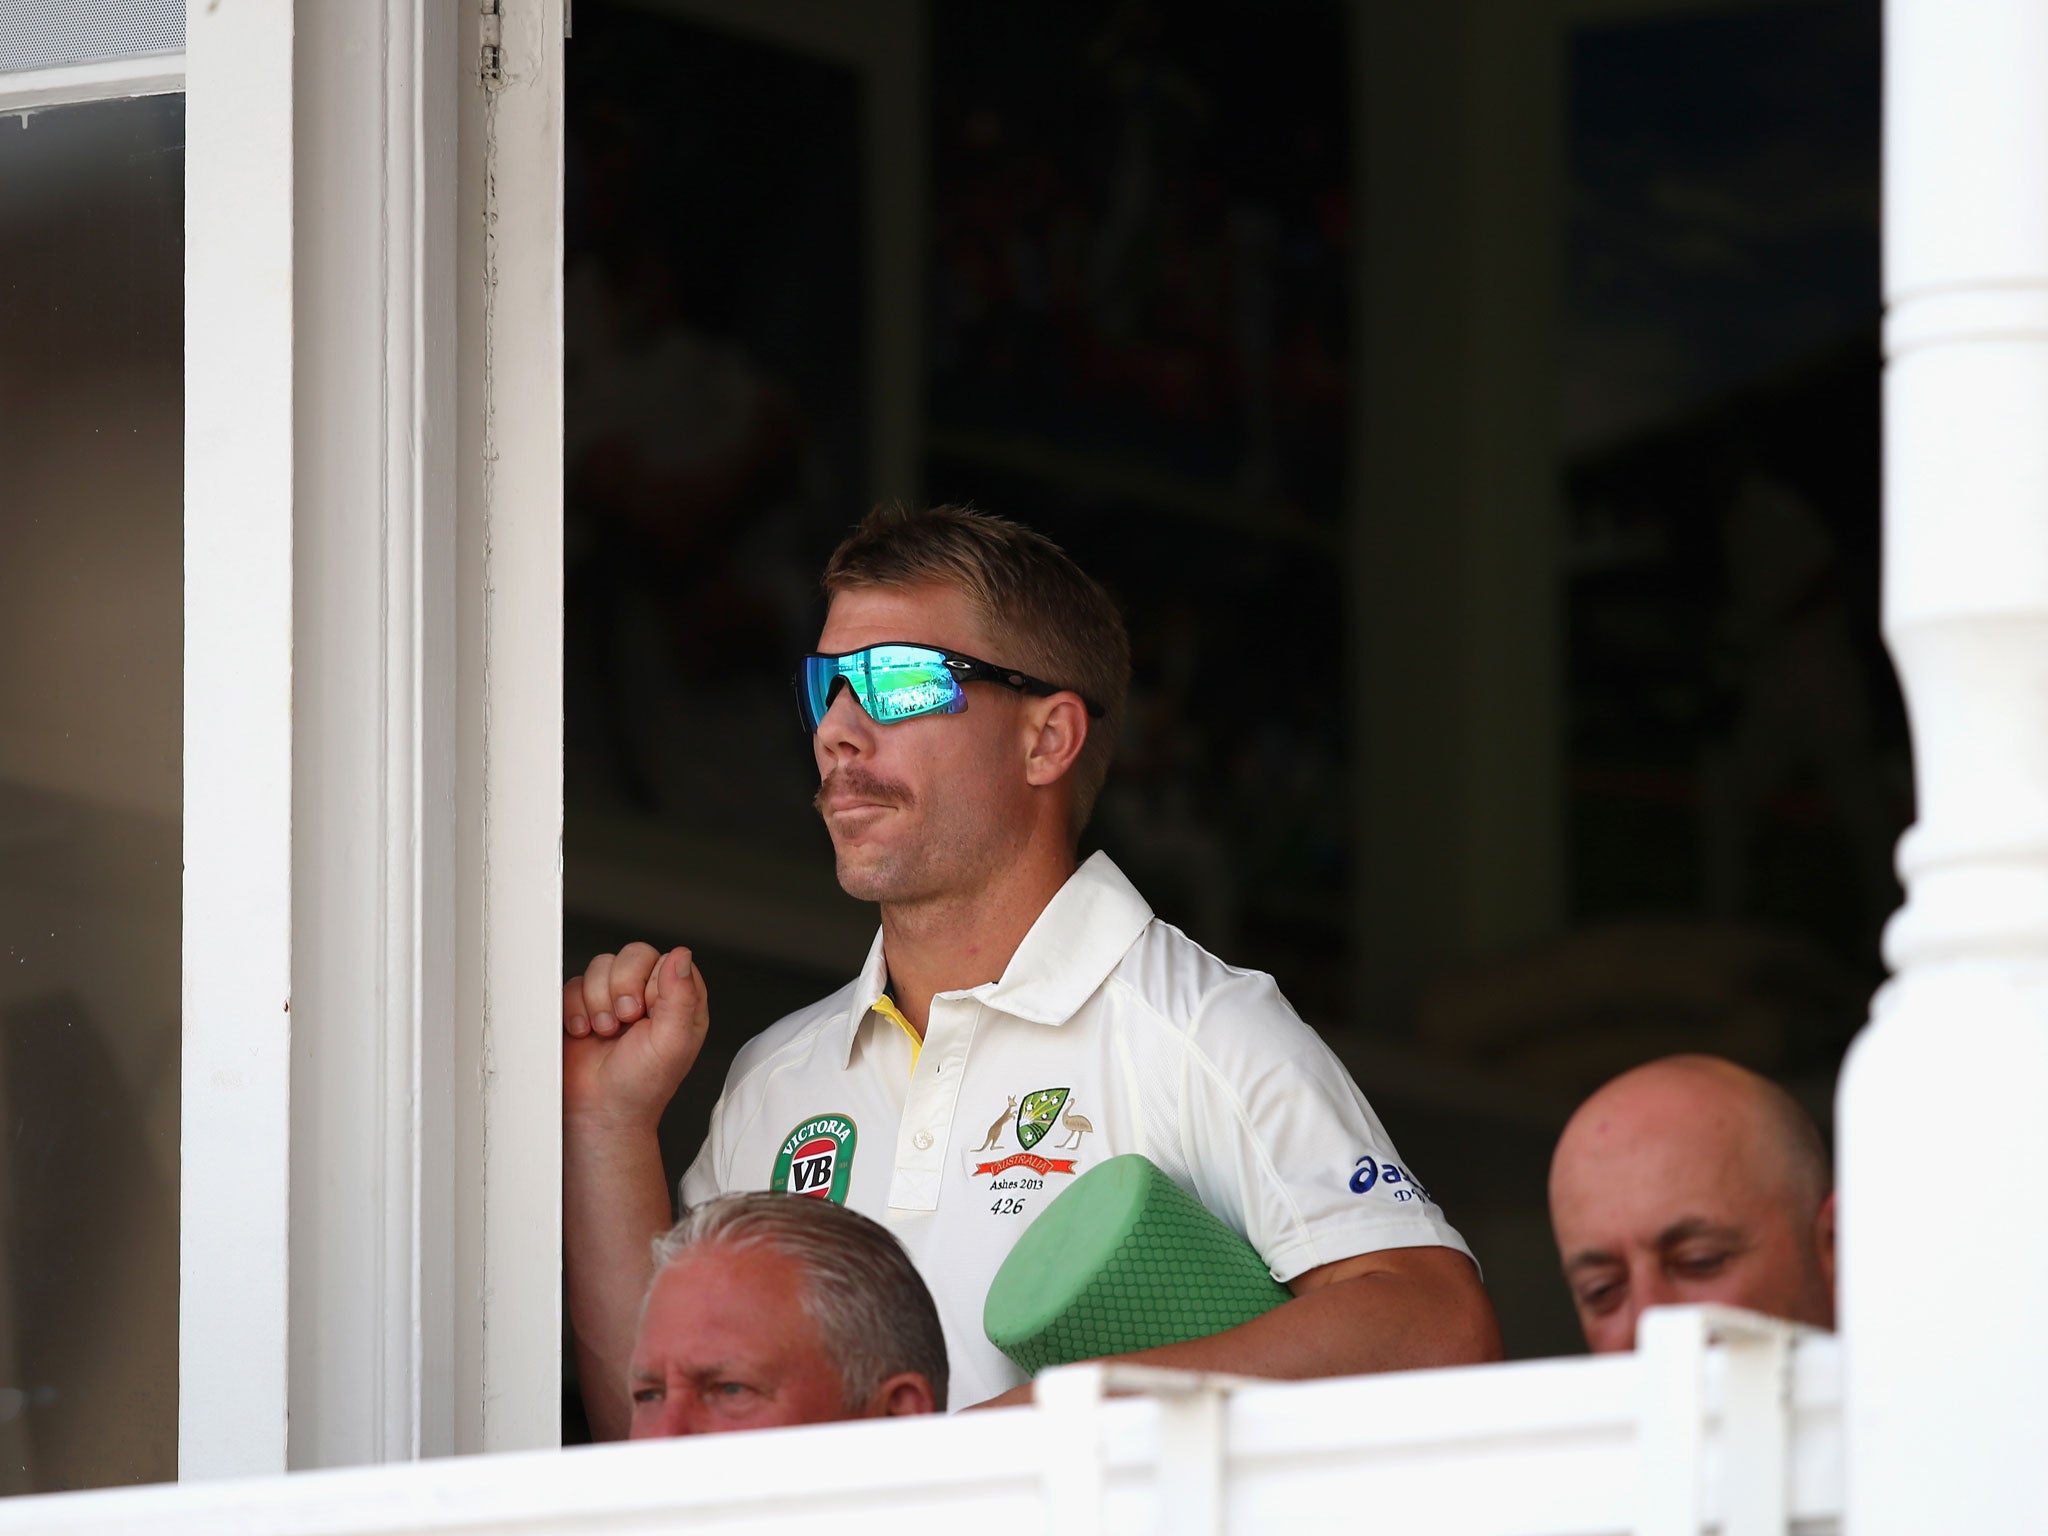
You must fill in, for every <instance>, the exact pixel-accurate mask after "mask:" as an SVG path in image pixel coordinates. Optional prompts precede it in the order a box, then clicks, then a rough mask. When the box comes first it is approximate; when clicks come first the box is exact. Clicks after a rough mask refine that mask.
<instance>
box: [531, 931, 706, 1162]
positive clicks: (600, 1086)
mask: <svg viewBox="0 0 2048 1536" xmlns="http://www.w3.org/2000/svg"><path fill="white" fill-rule="evenodd" d="M710 1027H711V1007H710V1000H709V996H708V994H707V993H706V992H705V989H704V976H703V973H702V972H700V971H699V970H698V969H697V967H696V966H695V964H693V963H692V961H691V959H690V952H689V950H687V949H672V950H670V951H669V952H668V953H667V954H665V955H664V954H659V953H657V952H656V950H655V948H654V946H653V945H651V944H628V945H627V946H626V947H625V948H624V949H622V950H620V951H619V953H617V954H616V955H599V956H598V957H597V958H596V959H595V960H592V961H591V962H590V968H589V969H588V970H586V971H585V972H584V973H583V974H582V975H581V976H575V977H572V978H570V980H569V981H568V982H567V983H566V984H565V985H564V986H563V988H562V1113H563V1116H564V1118H565V1119H569V1120H578V1121H583V1122H586V1123H589V1124H592V1125H598V1124H602V1125H607V1126H610V1127H613V1128H617V1129H621V1130H633V1129H643V1130H645V1129H652V1128H653V1127H654V1126H655V1125H656V1124H657V1123H659V1121H660V1120H661V1112H662V1111H663V1110H664V1109H666V1108H667V1107H668V1101H669V1100H670V1099H671V1098H673V1097H675V1091H676V1089H677V1087H678V1086H679V1085H680V1084H681V1083H682V1081H683V1079H684V1078H685V1077H687V1076H689V1074H690V1068H691V1067H692V1066H693V1065H695V1063H696V1060H697V1052H698V1051H699V1050H701V1049H702V1048H703V1045H704V1036H705V1033H706V1031H708V1030H709V1029H710Z"/></svg>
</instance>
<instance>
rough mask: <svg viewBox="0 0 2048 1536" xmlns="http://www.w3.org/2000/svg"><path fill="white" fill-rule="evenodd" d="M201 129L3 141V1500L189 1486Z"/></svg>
mask: <svg viewBox="0 0 2048 1536" xmlns="http://www.w3.org/2000/svg"><path fill="white" fill-rule="evenodd" d="M184 134H185V113H184V102H183V99H182V98H179V97H160V98H150V99H143V100H137V101H120V102H100V103H94V104H91V105H85V106H71V107H61V108H55V109H52V110H49V111H44V112H37V113H32V114H29V115H27V116H25V117H21V118H18V119H17V118H12V117H10V118H6V119H0V187H5V188H6V195H5V196H4V197H0V274H5V278H4V281H0V656H4V657H5V658H6V665H5V666H4V667H0V1114H4V1115H5V1120H4V1122H0V1127H4V1131H5V1141H4V1146H5V1148H6V1153H5V1156H4V1158H0V1490H4V1491H6V1492H9V1493H19V1492H29V1491H43V1490H49V1489H57V1488H76V1487H85V1486H94V1485H101V1484H107V1483H119V1482H138V1481H146V1480H157V1479H166V1478H172V1477H175V1476H176V1475H177V1440H176V1434H177V1344H178V1339H177V1333H178V1326H177V1325H178V1089H179V974H180V973H179V949H180V931H179V925H180V851H181V850H180V830H179V805H180V794H181V779H180V750H181V746H180V728H181V720H182V716H183V699H182V689H183V668H182V661H181V655H182V649H183V619H182V601H183V598H182V573H181V558H182V506H183V496H182V479H183V449H182V435H183V430H184V422H183V380H182V366H183V365H182V355H183V321H184V301H183V269H184V248H183V241H184V233H183V219H184V168H185V155H184Z"/></svg>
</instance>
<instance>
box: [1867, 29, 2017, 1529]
mask: <svg viewBox="0 0 2048 1536" xmlns="http://www.w3.org/2000/svg"><path fill="white" fill-rule="evenodd" d="M2044 61H2048V0H1982V3H1979V4H1974V5H1971V6H1968V7H1958V6H1955V5H1953V4H1951V3H1946V0H1887V4H1886V6H1885V66H1884V67H1885V93H1884V94H1885V156H1884V166H1885V168H1884V194H1885V196H1884V268H1885V273H1884V280H1885V301H1886V316H1885V357H1886V364H1885V385H1884V401H1885V449H1884V453H1885V463H1884V470H1885V509H1884V544H1885V552H1884V553H1885V565H1884V594H1883V601H1884V631H1885V639H1886V643H1887V644H1888V645H1889V647H1890V649H1891V653H1892V658H1893V660H1894V662H1895V663H1896V665H1897V668H1898V673H1899V680H1900V684H1901V686H1902V688H1903V690H1904V693H1905V699H1906V710H1907V716H1908V720H1909V723H1910V725H1911V728H1912V739H1913V760H1914V774H1915V781H1916V783H1915V795H1916V799H1917V805H1916V808H1915V820H1914V824H1913V827H1912V829H1911V830H1910V831H1908V832H1907V834H1906V836H1905V837H1904V838H1903V839H1902V840H1901V841H1900V844H1899V853H1898V864H1899V872H1900V874H1901V876H1902V878H1903V879H1904V881H1905V885H1906V905H1905V907H1904V908H1903V909H1902V910H1901V911H1900V913H1899V914H1898V916H1897V917H1895V918H1894V919H1893V920H1892V923H1891V926H1890V927H1889V928H1888V929H1887V931H1886V934H1885V955H1886V959H1887V960H1888V961H1889V962H1890V963H1891V965H1892V966H1893V967H1894V969H1895V970H1896V971H1897V976H1896V978H1895V979H1894V980H1893V981H1892V982H1891V983H1889V984H1888V985H1887V986H1886V987H1885V989H1884V990H1883V991H1882V992H1881V993H1879V995H1878V999H1877V1002H1876V1004H1875V1006H1874V1008H1873V1011H1872V1017H1871V1022H1870V1025H1869V1027H1868V1028H1867V1029H1865V1031H1864V1032H1863V1034H1862V1035H1861V1036H1859V1037H1858V1039H1857V1042H1856V1045H1855V1047H1854V1049H1853V1050H1852V1051H1851V1053H1850V1057H1849V1062H1848V1066H1847V1068H1846V1070H1845V1071H1844V1073H1843V1078H1842V1084H1841V1088H1840V1093H1839V1114H1838V1116H1837V1127H1838V1138H1839V1147H1840V1163H1841V1168H1840V1172H1841V1183H1842V1195H1841V1199H1842V1215H1841V1232H1842V1239H1841V1240H1842V1250H1841V1258H1842V1297H1841V1323H1842V1344H1843V1358H1844V1362H1845V1370H1846V1373H1847V1380H1848V1382H1849V1384H1850V1388H1851V1396H1850V1398H1849V1400H1848V1402H1847V1404H1846V1406H1845V1424H1844V1427H1845V1431H1846V1433H1847V1436H1848V1464H1847V1468H1848V1486H1847V1494H1846V1514H1847V1517H1848V1522H1849V1527H1850V1529H1851V1530H1853V1531H1855V1532H1857V1533H1858V1536H1890V1533H1898V1536H1905V1533H1908V1532H1913V1533H1919V1532H1925V1531H1936V1530H1940V1531H2020V1530H2038V1529H2040V1528H2041V1526H2042V1523H2043V1515H2042V1497H2041V1495H2042V1474H2041V1447H2042V1445H2043V1444H2044V1443H2048V1308H2044V1306H2043V1298H2044V1297H2048V1225H2044V1224H2043V1222H2042V1221H2041V1220H2040V1215H2039V1213H2040V1209H2041V1194H2040V1189H2041V1170H2042V1169H2043V1168H2044V1167H2048V1115H2044V1114H2043V1113H2042V1108H2041V1105H2042V1098H2043V1094H2044V1090H2048V431H2044V425H2048V91H2044V90H2043V89H2042V82H2041V74H2042V66H2043V63H2044Z"/></svg>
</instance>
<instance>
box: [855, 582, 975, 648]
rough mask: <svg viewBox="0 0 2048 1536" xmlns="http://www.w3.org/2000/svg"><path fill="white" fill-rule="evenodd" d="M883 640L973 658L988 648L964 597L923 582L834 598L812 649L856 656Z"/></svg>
mask: <svg viewBox="0 0 2048 1536" xmlns="http://www.w3.org/2000/svg"><path fill="white" fill-rule="evenodd" d="M889 640H903V641H911V642H915V643H917V644H920V645H936V646H941V647H946V648H950V649H953V650H959V651H967V652H970V653H975V654H979V653H978V652H976V647H977V646H979V647H983V648H986V647H987V646H988V645H989V643H990V640H989V635H988V633H987V629H986V626H985V625H983V624H982V622H981V616H980V614H979V613H977V612H976V610H975V606H974V604H973V603H972V602H971V601H970V600H969V599H968V597H967V595H966V594H965V593H963V592H961V591H960V590H959V589H958V588H955V587H949V586H945V585H942V584H940V583H937V582H927V583H923V584H921V585H918V586H914V587H854V588H852V589H850V590H848V591H845V592H841V593H839V594H838V595H837V596H835V597H834V598H833V599H832V604H831V606H830V607H829V608H828V609H827V610H826V612H825V627H824V629H823V631H821V633H820V636H819V644H818V649H819V650H820V651H824V652H827V653H838V652H843V651H857V650H859V649H861V648H862V647H863V646H869V645H877V644H880V643H882V642H884V641H889ZM982 659H983V660H990V659H992V658H989V657H987V656H984V657H983V658H982Z"/></svg>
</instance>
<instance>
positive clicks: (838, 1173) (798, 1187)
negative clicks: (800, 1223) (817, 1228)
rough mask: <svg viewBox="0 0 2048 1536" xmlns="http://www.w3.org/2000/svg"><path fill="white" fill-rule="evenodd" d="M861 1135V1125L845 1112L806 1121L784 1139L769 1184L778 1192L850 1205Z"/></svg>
mask: <svg viewBox="0 0 2048 1536" xmlns="http://www.w3.org/2000/svg"><path fill="white" fill-rule="evenodd" d="M859 1135H860V1131H859V1128H858V1127H857V1126H855V1125H854V1123H853V1121H852V1120H850V1119H849V1118H847V1117H846V1116H845V1115H817V1116H815V1117H813V1118H812V1119H809V1120H806V1121H804V1123H803V1124H802V1125H799V1126H798V1127H797V1128H796V1129H795V1130H793V1131H791V1132H790V1133H789V1134H788V1135H787V1136H785V1137H783V1138H782V1146H781V1148H780V1149H779V1150H778V1151H777V1152H776V1154H775V1176H774V1178H773V1179H771V1180H770V1181H769V1184H768V1187H769V1188H770V1189H772V1190H774V1191H775V1192H776V1193H777V1194H789V1195H809V1196H810V1197H811V1198H812V1199H814V1200H830V1201H831V1202H832V1203H833V1204H834V1205H844V1204H846V1189H847V1185H848V1184H850V1183H851V1182H852V1180H853V1144H854V1142H855V1141H856V1140H857V1139H858V1137H859Z"/></svg>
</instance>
